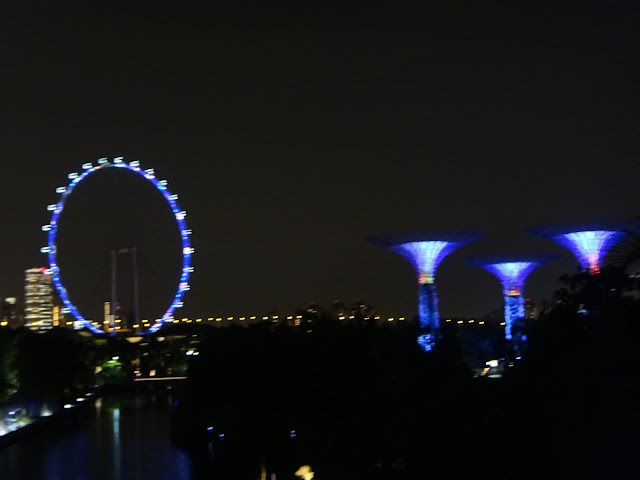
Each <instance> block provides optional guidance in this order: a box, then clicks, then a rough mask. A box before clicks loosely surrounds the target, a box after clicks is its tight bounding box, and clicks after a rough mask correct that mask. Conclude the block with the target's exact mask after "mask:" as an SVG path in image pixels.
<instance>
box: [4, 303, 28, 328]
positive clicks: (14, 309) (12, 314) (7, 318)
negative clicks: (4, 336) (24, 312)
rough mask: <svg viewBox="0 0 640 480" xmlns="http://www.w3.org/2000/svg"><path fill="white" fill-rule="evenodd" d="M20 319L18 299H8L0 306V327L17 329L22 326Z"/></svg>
mask: <svg viewBox="0 0 640 480" xmlns="http://www.w3.org/2000/svg"><path fill="white" fill-rule="evenodd" d="M22 321H23V319H22V317H21V315H20V313H19V312H18V299H17V298H16V297H8V298H5V299H4V300H3V301H2V305H0V325H2V326H3V327H6V326H9V327H11V328H18V327H21V326H22Z"/></svg>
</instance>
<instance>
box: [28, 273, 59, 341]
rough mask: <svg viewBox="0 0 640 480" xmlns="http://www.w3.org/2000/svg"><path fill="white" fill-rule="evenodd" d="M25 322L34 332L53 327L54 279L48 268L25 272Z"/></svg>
mask: <svg viewBox="0 0 640 480" xmlns="http://www.w3.org/2000/svg"><path fill="white" fill-rule="evenodd" d="M24 322H25V326H27V327H28V328H30V329H32V330H48V329H50V328H51V327H52V326H53V279H52V276H51V272H50V271H49V270H48V269H47V268H44V267H43V268H30V269H29V270H27V271H25V283H24Z"/></svg>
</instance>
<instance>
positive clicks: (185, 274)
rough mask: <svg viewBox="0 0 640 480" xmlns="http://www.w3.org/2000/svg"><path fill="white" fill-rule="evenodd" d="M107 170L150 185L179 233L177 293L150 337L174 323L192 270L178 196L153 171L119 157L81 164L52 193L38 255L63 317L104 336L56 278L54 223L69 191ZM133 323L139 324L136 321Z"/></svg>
mask: <svg viewBox="0 0 640 480" xmlns="http://www.w3.org/2000/svg"><path fill="white" fill-rule="evenodd" d="M108 168H121V169H125V170H128V171H131V172H134V173H136V174H138V175H140V176H141V177H142V178H144V179H145V180H147V181H149V182H150V183H151V184H153V186H154V187H155V188H156V189H157V190H158V191H159V192H160V193H161V194H162V196H163V197H164V199H165V200H166V202H167V203H168V204H169V207H170V208H171V211H172V213H173V216H174V218H175V220H176V222H177V224H178V228H179V230H180V238H181V243H182V272H181V274H180V282H179V284H178V289H177V291H176V293H175V294H174V296H173V300H172V301H171V305H170V306H169V308H168V309H167V311H166V312H165V313H164V314H163V315H162V317H161V318H159V319H157V320H156V321H155V322H154V323H153V325H151V326H150V327H149V328H147V329H146V330H145V332H144V333H154V332H156V331H158V329H159V328H160V327H161V326H162V325H163V324H164V323H168V322H172V321H173V320H174V317H173V314H174V312H175V310H177V309H178V308H181V307H182V306H183V302H182V298H183V297H184V294H185V293H186V292H187V291H188V290H189V289H190V285H189V276H190V274H191V272H193V266H192V265H191V256H192V254H193V253H194V249H193V247H191V241H190V239H189V237H190V235H191V230H190V229H188V228H187V222H186V221H185V217H186V215H187V212H186V211H184V210H181V209H180V207H179V206H178V202H177V199H178V196H177V195H175V194H172V193H171V192H170V191H169V189H168V188H167V181H166V180H158V179H157V178H156V175H155V171H154V169H152V168H148V169H145V170H143V169H142V168H141V167H140V162H138V161H131V162H129V163H126V162H125V161H124V158H123V157H116V158H114V159H113V161H109V160H108V159H107V158H100V159H98V165H94V164H93V163H84V164H83V165H82V170H83V171H82V173H78V172H74V173H70V174H69V175H67V178H68V179H69V180H70V182H69V184H68V185H66V186H63V187H58V188H56V193H58V194H60V198H59V199H58V202H57V203H55V204H51V205H48V206H47V210H49V211H51V212H53V213H52V215H51V220H50V221H49V224H48V225H44V226H43V227H42V230H43V231H46V232H47V246H46V247H42V248H41V249H40V252H41V253H46V254H47V255H48V260H49V273H50V274H51V277H52V280H53V284H54V286H55V288H56V291H57V292H58V294H59V295H60V299H61V300H62V302H63V303H64V305H65V312H64V313H71V314H72V315H73V316H74V317H75V318H76V320H78V321H80V322H82V324H83V325H84V326H85V327H87V328H88V329H89V330H91V331H92V332H93V333H96V334H104V333H106V332H105V331H104V330H101V329H100V328H99V327H96V326H95V325H94V324H93V323H92V322H91V321H90V320H87V319H86V318H84V316H83V315H82V314H81V313H80V311H79V310H78V308H77V307H76V306H75V305H74V304H73V302H71V299H70V298H69V295H68V294H67V289H66V287H65V286H64V284H63V283H62V280H61V278H60V266H59V265H58V262H57V246H56V238H57V232H58V219H59V217H60V215H61V214H62V212H63V210H64V205H65V202H66V201H67V198H68V197H69V195H70V194H71V192H72V191H73V189H74V187H76V186H77V185H78V184H79V183H80V182H81V181H82V180H84V179H85V178H86V177H88V176H89V175H91V174H92V173H95V172H99V171H101V170H103V169H108ZM137 320H138V321H139V320H140V319H137Z"/></svg>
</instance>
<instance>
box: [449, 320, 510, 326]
mask: <svg viewBox="0 0 640 480" xmlns="http://www.w3.org/2000/svg"><path fill="white" fill-rule="evenodd" d="M445 321H446V322H447V323H450V322H452V321H453V320H452V319H450V318H447V319H446V320H445ZM475 322H476V321H475V320H467V323H475ZM456 323H458V324H462V323H465V321H464V320H457V321H456ZM478 325H484V321H482V320H481V321H479V322H478ZM500 325H505V322H501V323H500Z"/></svg>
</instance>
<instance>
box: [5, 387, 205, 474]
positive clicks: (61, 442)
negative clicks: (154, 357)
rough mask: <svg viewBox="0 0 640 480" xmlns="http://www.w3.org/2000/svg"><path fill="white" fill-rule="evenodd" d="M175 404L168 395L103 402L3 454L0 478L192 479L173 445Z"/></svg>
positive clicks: (186, 462) (114, 398)
mask: <svg viewBox="0 0 640 480" xmlns="http://www.w3.org/2000/svg"><path fill="white" fill-rule="evenodd" d="M172 403H173V398H172V397H171V395H166V394H162V395H154V394H149V393H146V394H136V395H128V396H125V395H122V396H110V397H104V398H100V399H98V400H97V401H96V402H95V404H93V405H86V406H83V407H82V409H83V410H84V411H82V412H77V414H76V415H70V416H69V419H68V420H67V419H64V421H63V422H64V424H63V425H56V426H52V427H51V428H47V430H46V431H42V432H37V433H34V434H33V436H31V437H29V438H27V439H25V440H22V441H20V442H17V443H14V444H13V445H10V446H8V447H6V448H5V449H3V450H0V479H2V480H134V479H135V480H138V479H140V480H143V479H144V480H147V479H154V480H182V479H185V480H187V479H193V478H195V476H194V475H193V473H192V467H191V462H190V460H189V457H188V456H187V455H186V454H185V453H184V452H182V451H181V450H180V449H178V448H176V447H175V446H173V445H172V443H171V441H170V408H171V405H172ZM60 423H61V422H60Z"/></svg>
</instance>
